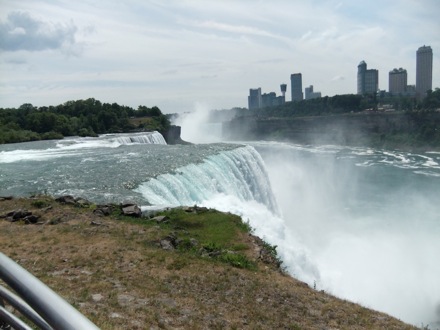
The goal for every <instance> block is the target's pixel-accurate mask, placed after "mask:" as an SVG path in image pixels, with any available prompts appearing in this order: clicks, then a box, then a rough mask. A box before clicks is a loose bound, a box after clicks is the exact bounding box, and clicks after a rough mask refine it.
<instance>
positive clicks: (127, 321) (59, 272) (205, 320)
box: [0, 196, 415, 329]
mask: <svg viewBox="0 0 440 330" xmlns="http://www.w3.org/2000/svg"><path fill="white" fill-rule="evenodd" d="M95 207H96V206H94V205H90V206H87V207H75V206H72V205H66V204H60V203H58V202H56V201H54V200H53V199H52V198H50V197H44V196H43V197H37V198H29V199H11V200H3V201H0V215H4V214H6V213H7V212H9V211H11V210H17V209H26V210H28V211H31V212H32V213H33V214H34V215H37V216H38V217H39V218H38V222H37V224H29V225H26V224H25V223H24V222H23V221H17V222H9V221H6V220H4V219H0V242H2V243H1V249H2V252H3V253H5V254H6V255H8V256H9V257H11V258H13V259H14V260H16V261H17V262H19V263H20V264H21V265H22V266H24V267H25V268H26V269H28V270H29V271H30V272H31V273H33V274H34V275H35V276H37V277H38V278H40V279H41V280H42V281H44V282H45V283H46V284H47V285H49V286H50V287H51V288H52V289H54V290H55V291H56V292H57V293H59V294H60V295H61V296H63V297H64V298H65V299H66V300H67V301H68V302H70V303H71V304H73V305H74V306H75V307H76V308H78V309H79V310H80V311H81V312H82V313H83V314H85V315H86V316H87V317H88V318H90V319H91V320H92V321H93V322H94V323H96V324H97V325H98V326H99V327H101V328H102V329H121V328H124V329H159V328H163V329H175V328H179V329H324V328H326V329H415V327H412V326H409V325H406V324H404V323H402V322H400V321H399V320H396V319H394V318H392V317H390V316H388V315H385V314H383V313H379V312H375V311H372V310H369V309H367V308H364V307H361V306H359V305H356V304H354V303H350V302H347V301H343V300H340V299H337V298H335V297H333V296H331V295H328V294H326V293H325V292H320V291H316V290H313V289H312V288H309V287H308V286H307V285H306V284H304V283H302V282H300V281H298V280H295V279H294V278H291V277H290V276H288V275H286V274H284V273H283V272H281V271H280V269H279V267H278V265H279V264H278V261H277V259H276V254H275V253H274V250H273V247H271V246H269V245H267V244H265V243H264V242H262V241H261V240H260V239H258V238H257V237H255V236H253V235H251V233H250V232H249V231H250V228H249V226H248V225H247V224H246V223H243V222H242V221H241V219H240V218H239V217H237V216H235V215H231V214H225V213H221V212H218V211H215V210H210V209H203V208H197V207H194V208H189V209H187V210H181V209H180V210H177V209H175V210H170V211H166V212H164V213H163V214H162V215H164V216H167V218H168V219H167V218H161V219H160V220H147V219H144V218H140V219H133V218H128V217H125V216H121V215H120V214H119V212H118V211H117V208H116V209H115V210H114V211H113V213H112V214H111V215H110V216H106V217H100V216H98V215H97V214H96V213H93V210H94V209H95ZM170 237H172V239H173V240H174V241H177V242H178V244H177V243H176V246H175V248H173V249H165V248H164V245H163V244H162V241H163V240H164V239H167V238H168V239H169V238H170Z"/></svg>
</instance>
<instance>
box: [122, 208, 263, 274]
mask: <svg viewBox="0 0 440 330" xmlns="http://www.w3.org/2000/svg"><path fill="white" fill-rule="evenodd" d="M160 215H165V216H167V217H168V218H169V221H168V222H166V223H161V224H157V223H156V222H155V221H149V220H146V219H136V220H133V219H132V218H128V217H120V219H121V220H122V221H128V222H136V223H142V224H143V225H145V226H147V227H150V228H151V227H154V228H155V238H156V240H158V241H160V239H162V238H164V237H166V236H167V235H170V233H172V235H173V236H175V237H176V238H177V240H178V245H177V250H178V251H179V252H181V253H189V254H190V255H192V256H194V255H196V256H199V257H208V258H211V259H212V260H214V261H220V262H223V263H227V264H230V265H232V266H234V267H237V268H244V269H256V263H255V262H253V261H251V260H250V259H249V258H248V257H247V256H246V255H245V254H244V253H242V252H244V251H246V250H247V249H248V246H247V245H246V244H237V242H239V241H240V240H241V239H240V235H241V234H242V233H250V232H251V231H252V229H251V227H250V226H249V223H247V222H243V221H242V220H241V218H240V217H238V216H236V215H233V214H230V213H222V212H219V211H216V210H209V209H202V210H201V211H200V210H199V211H198V212H197V213H192V212H185V210H183V209H178V208H177V209H172V210H169V211H164V212H161V213H160ZM194 242H196V244H194ZM185 265H186V263H185V262H183V263H180V264H172V265H170V266H169V267H170V268H172V269H180V268H183V267H185Z"/></svg>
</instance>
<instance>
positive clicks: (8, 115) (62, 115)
mask: <svg viewBox="0 0 440 330" xmlns="http://www.w3.org/2000/svg"><path fill="white" fill-rule="evenodd" d="M141 117H148V119H149V120H148V124H145V123H144V122H140V123H138V124H137V125H136V122H135V121H134V120H133V119H134V118H141ZM169 125H170V122H169V120H168V119H167V117H166V116H165V115H163V114H162V112H161V111H160V109H159V108H158V107H152V108H147V107H145V106H139V107H138V109H137V110H134V109H133V108H131V107H127V106H122V105H119V104H117V103H112V104H110V103H101V102H100V101H98V100H95V99H93V98H90V99H87V100H77V101H68V102H66V103H64V104H60V105H57V106H49V107H46V106H44V107H34V106H33V105H32V104H28V103H27V104H23V105H21V106H20V107H19V108H18V109H15V108H12V109H11V108H9V109H0V143H13V142H25V141H35V140H41V139H60V138H63V137H64V136H75V135H79V136H96V135H97V134H103V133H117V132H128V131H132V130H142V129H146V130H158V131H163V130H165V129H167V128H168V127H169Z"/></svg>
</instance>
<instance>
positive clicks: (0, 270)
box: [0, 252, 99, 330]
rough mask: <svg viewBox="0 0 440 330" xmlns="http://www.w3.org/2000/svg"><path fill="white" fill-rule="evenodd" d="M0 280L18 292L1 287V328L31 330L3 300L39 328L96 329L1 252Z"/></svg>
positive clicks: (70, 306) (46, 329)
mask: <svg viewBox="0 0 440 330" xmlns="http://www.w3.org/2000/svg"><path fill="white" fill-rule="evenodd" d="M0 279H2V280H3V281H4V282H5V283H6V284H7V285H8V286H9V287H11V288H12V289H13V290H14V291H15V292H16V293H17V294H15V293H13V292H11V291H10V290H8V289H6V288H5V287H3V286H1V285H0V329H8V326H10V327H12V328H13V329H20V330H21V329H23V330H28V329H29V330H32V328H31V327H30V326H29V325H27V324H26V323H25V322H23V321H22V320H21V319H20V318H19V317H17V316H16V315H15V314H13V313H11V312H9V311H8V310H7V309H6V308H5V303H4V301H5V302H7V303H8V304H10V305H11V306H12V307H14V308H15V309H16V310H17V311H19V312H20V313H21V314H22V315H23V316H25V317H26V318H27V319H28V320H29V321H31V322H32V323H33V324H34V325H35V326H36V327H37V328H39V329H44V330H51V329H57V330H58V329H66V330H70V329H72V330H73V329H80V330H96V329H99V328H98V327H97V326H96V325H95V324H93V323H92V322H91V321H90V320H89V319H87V318H86V317H85V316H84V315H83V314H81V313H80V312H79V311H78V310H76V309H75V308H74V307H73V306H72V305H70V304H69V303H68V302H66V301H65V300H64V299H63V298H61V297H60V296H59V295H57V294H56V293H55V292H54V291H52V290H51V289H50V288H49V287H48V286H46V285H45V284H44V283H43V282H41V281H40V280H39V279H37V278H36V277H35V276H33V275H32V274H31V273H29V272H28V271H27V270H26V269H24V268H23V267H21V266H20V265H18V264H17V263H15V262H14V261H13V260H11V259H10V258H8V257H7V256H5V255H4V254H3V253H1V252H0Z"/></svg>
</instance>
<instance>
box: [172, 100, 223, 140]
mask: <svg viewBox="0 0 440 330" xmlns="http://www.w3.org/2000/svg"><path fill="white" fill-rule="evenodd" d="M209 109H210V108H209V106H208V105H207V104H203V103H196V104H195V106H194V111H192V112H190V113H184V114H180V115H179V117H178V118H177V119H176V120H175V122H174V124H175V125H178V126H181V127H182V135H181V138H182V139H183V140H184V141H187V142H191V143H214V142H220V141H221V140H222V124H221V123H212V122H210V121H209V114H210V110H209Z"/></svg>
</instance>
